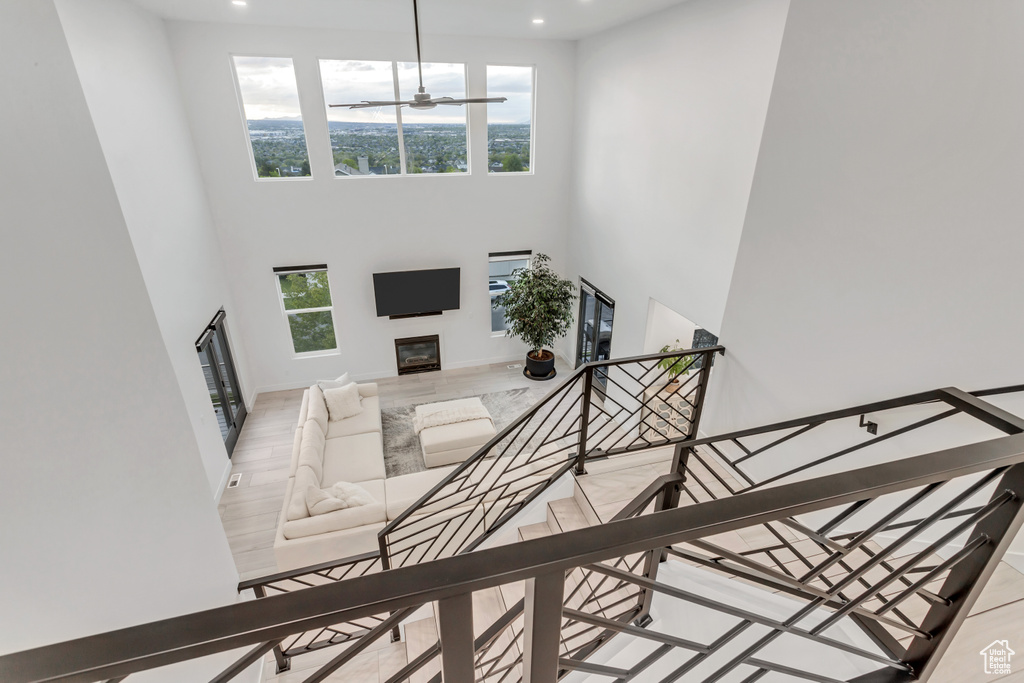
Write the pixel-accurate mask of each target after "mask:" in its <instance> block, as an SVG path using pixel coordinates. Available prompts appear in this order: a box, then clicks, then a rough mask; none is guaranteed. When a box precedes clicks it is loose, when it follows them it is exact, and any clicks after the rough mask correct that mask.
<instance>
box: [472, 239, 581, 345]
mask: <svg viewBox="0 0 1024 683" xmlns="http://www.w3.org/2000/svg"><path fill="white" fill-rule="evenodd" d="M550 260H551V259H550V258H549V257H548V256H547V255H546V254H537V255H536V256H534V257H533V266H532V267H531V268H516V269H515V270H514V271H513V272H512V278H511V279H510V280H509V281H508V291H507V292H505V293H503V294H500V295H498V296H496V297H494V301H493V303H492V306H493V307H494V308H499V307H503V308H504V309H505V320H506V321H507V322H508V329H507V330H505V335H506V336H509V337H518V338H520V339H522V340H523V341H524V342H526V344H527V346H529V347H530V355H531V356H533V357H534V358H540V357H541V350H542V349H543V348H544V347H545V346H553V345H554V343H555V341H556V340H558V339H560V338H561V337H563V336H565V333H566V332H568V331H569V327H570V326H571V325H572V310H573V306H572V303H573V301H575V300H576V286H575V285H574V284H573V283H572V281H570V280H565V279H562V278H561V277H559V275H558V273H556V272H555V271H554V270H552V269H551V267H550V266H549V265H548V262H549V261H550Z"/></svg>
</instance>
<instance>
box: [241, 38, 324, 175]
mask: <svg viewBox="0 0 1024 683" xmlns="http://www.w3.org/2000/svg"><path fill="white" fill-rule="evenodd" d="M234 63H235V76H236V77H237V79H238V91H239V93H240V95H241V97H242V107H243V109H244V111H245V124H246V130H247V131H248V133H249V142H250V144H251V147H252V156H253V162H254V164H255V168H256V176H257V177H258V178H297V177H302V176H308V175H310V171H309V153H308V151H307V149H306V130H305V128H303V126H302V112H301V111H300V110H299V88H298V85H297V84H296V83H295V69H294V68H293V67H292V60H291V59H289V58H288V57H235V58H234Z"/></svg>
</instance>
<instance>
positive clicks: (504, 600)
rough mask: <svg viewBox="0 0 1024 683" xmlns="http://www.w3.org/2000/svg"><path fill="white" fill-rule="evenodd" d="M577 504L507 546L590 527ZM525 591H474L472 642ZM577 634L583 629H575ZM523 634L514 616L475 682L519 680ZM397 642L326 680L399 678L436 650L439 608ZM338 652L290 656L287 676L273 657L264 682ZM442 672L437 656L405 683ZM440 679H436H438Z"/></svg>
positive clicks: (426, 610)
mask: <svg viewBox="0 0 1024 683" xmlns="http://www.w3.org/2000/svg"><path fill="white" fill-rule="evenodd" d="M581 502H582V504H583V505H585V506H589V503H588V502H587V499H586V498H585V496H583V495H582V493H581V492H579V491H578V490H577V492H576V493H574V495H573V496H571V497H566V498H559V499H556V500H552V501H549V502H548V503H547V504H546V512H547V518H546V519H545V521H542V522H537V523H532V524H526V525H524V526H521V527H519V528H518V530H517V533H516V534H515V536H514V537H512V538H509V539H508V540H509V542H510V543H511V542H514V541H516V540H518V541H528V540H533V539H537V538H543V537H546V536H551V535H552V534H559V533H562V532H566V531H574V530H577V529H581V528H584V527H586V526H590V523H589V522H588V521H587V516H588V515H590V516H591V517H592V518H596V516H595V515H596V513H594V512H593V510H592V509H588V510H587V512H586V513H584V511H583V509H582V508H581V507H580V505H581ZM581 575H582V571H580V570H577V571H576V572H574V574H573V575H570V577H569V578H567V590H568V586H570V585H571V586H573V587H574V588H575V587H576V586H577V585H578V582H579V580H580V577H581ZM524 596H525V590H524V586H523V582H522V581H519V582H515V583H508V584H503V585H501V586H497V587H494V588H489V589H486V590H482V591H477V592H476V593H474V594H473V630H474V635H475V636H476V637H480V636H481V635H483V633H484V631H485V630H486V629H487V628H488V627H489V626H490V625H491V624H494V623H495V622H497V621H498V619H500V618H501V617H502V615H504V614H505V613H506V612H508V611H509V610H510V609H511V608H512V607H514V606H515V605H516V604H517V603H519V602H520V601H521V600H523V598H524ZM581 602H582V599H581V598H579V597H577V598H575V599H574V600H572V601H570V606H572V607H576V608H578V607H580V606H581V604H580V603H581ZM574 628H575V630H576V631H577V632H578V631H580V630H582V629H581V626H580V625H576V626H575V627H574ZM522 631H523V617H522V616H519V617H517V618H516V619H515V620H514V621H513V623H512V624H511V625H510V626H508V627H507V628H505V629H504V630H503V632H502V633H501V634H500V635H498V636H497V637H496V638H495V639H494V640H493V642H492V643H491V645H490V647H489V648H488V649H487V650H486V652H485V653H482V654H481V655H480V657H479V660H480V666H478V667H477V680H478V681H486V682H488V683H498V682H499V681H518V680H521V679H522V665H521V664H520V659H521V657H522V651H521V647H520V638H521V635H522ZM400 632H401V640H400V641H398V642H393V643H392V642H389V641H388V640H387V639H386V638H382V639H380V640H379V641H378V642H377V643H375V646H376V647H374V648H372V649H368V651H367V652H365V653H362V654H360V655H358V656H356V657H354V658H353V659H352V660H351V661H350V662H348V663H347V664H346V665H345V666H343V667H342V668H340V669H338V670H337V671H335V672H334V673H332V674H330V675H329V676H328V677H327V678H324V679H323V680H325V681H345V683H364V682H366V683H384V682H385V681H387V680H388V678H390V677H391V676H394V675H395V674H397V673H398V672H399V671H401V669H402V668H403V667H405V666H406V665H407V664H408V663H409V662H412V661H414V660H415V659H416V658H417V657H419V656H421V655H423V654H424V653H425V652H428V651H429V650H431V648H435V647H437V645H438V640H439V639H438V632H439V626H438V622H437V603H430V604H429V605H425V606H423V607H421V608H420V609H419V610H418V611H417V612H416V613H415V614H413V615H412V616H410V617H409V618H408V619H407V620H406V621H405V622H404V623H403V624H402V625H401V627H400ZM572 645H573V638H572V633H571V632H569V633H567V634H566V635H565V643H564V644H563V652H565V653H567V652H568V651H569V648H571V647H572ZM339 652H340V650H339V648H325V649H323V650H322V651H321V652H318V653H314V654H311V655H305V656H302V657H294V658H293V659H292V666H291V668H290V669H289V670H288V671H287V672H283V673H281V674H277V673H276V671H275V665H274V663H273V658H270V659H268V661H267V663H266V667H265V671H264V679H263V680H264V681H266V682H267V683H275V682H276V683H290V682H291V681H301V680H304V679H305V678H306V677H307V676H308V675H310V674H312V673H313V672H315V671H316V670H317V669H319V668H320V667H322V666H324V665H325V664H327V663H328V662H329V661H330V660H331V659H333V658H334V657H336V656H337V655H338V654H339ZM440 672H441V662H440V657H438V656H436V655H434V656H433V657H431V659H430V660H429V661H428V662H427V663H426V664H424V666H423V667H422V668H421V669H419V670H418V671H416V672H414V673H413V674H412V675H411V676H410V677H409V678H408V681H409V683H431V681H433V680H435V677H437V676H438V675H439V674H440ZM437 680H439V679H437Z"/></svg>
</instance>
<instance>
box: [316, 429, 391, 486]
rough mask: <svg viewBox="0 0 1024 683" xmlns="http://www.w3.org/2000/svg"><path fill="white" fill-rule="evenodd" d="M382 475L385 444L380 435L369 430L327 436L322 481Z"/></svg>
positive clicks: (330, 481) (368, 477)
mask: <svg viewBox="0 0 1024 683" xmlns="http://www.w3.org/2000/svg"><path fill="white" fill-rule="evenodd" d="M383 478H384V446H383V443H382V442H381V439H380V434H378V433H377V432H370V433H369V434H354V435H352V436H341V437H338V438H335V439H327V442H326V444H325V446H324V470H323V480H324V481H325V482H328V483H333V482H336V481H351V482H356V483H359V482H364V481H369V480H371V479H383ZM380 500H383V498H381V499H380Z"/></svg>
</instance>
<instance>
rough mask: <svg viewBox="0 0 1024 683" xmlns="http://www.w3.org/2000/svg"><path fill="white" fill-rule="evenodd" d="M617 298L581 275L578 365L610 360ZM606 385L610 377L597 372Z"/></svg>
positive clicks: (577, 344) (577, 338)
mask: <svg viewBox="0 0 1024 683" xmlns="http://www.w3.org/2000/svg"><path fill="white" fill-rule="evenodd" d="M614 321H615V301H613V300H612V299H611V298H610V297H609V296H607V295H606V294H605V293H604V292H602V291H601V290H599V289H598V288H597V287H595V286H593V285H592V284H590V283H589V282H587V281H586V280H584V279H583V278H580V314H579V322H578V327H577V330H576V367H579V366H581V365H583V364H584V363H590V362H591V361H599V360H608V359H610V358H611V355H612V324H613V323H614ZM594 376H595V377H596V378H597V380H598V381H599V382H600V383H601V386H606V385H607V383H608V379H607V377H605V376H604V374H603V373H601V372H598V373H595V375H594Z"/></svg>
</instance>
